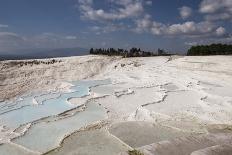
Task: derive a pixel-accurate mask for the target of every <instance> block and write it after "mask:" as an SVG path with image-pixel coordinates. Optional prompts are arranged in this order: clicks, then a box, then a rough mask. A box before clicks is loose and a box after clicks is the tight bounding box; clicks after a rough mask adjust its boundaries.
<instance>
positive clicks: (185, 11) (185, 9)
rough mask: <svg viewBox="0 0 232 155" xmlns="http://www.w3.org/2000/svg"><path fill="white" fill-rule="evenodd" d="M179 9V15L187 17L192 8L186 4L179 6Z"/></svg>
mask: <svg viewBox="0 0 232 155" xmlns="http://www.w3.org/2000/svg"><path fill="white" fill-rule="evenodd" d="M179 11H180V16H181V18H182V19H187V18H189V17H190V16H191V15H192V12H193V11H192V9H191V8H190V7H187V6H183V7H181V8H179Z"/></svg>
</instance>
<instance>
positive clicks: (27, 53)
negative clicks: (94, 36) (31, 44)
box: [0, 47, 89, 61]
mask: <svg viewBox="0 0 232 155" xmlns="http://www.w3.org/2000/svg"><path fill="white" fill-rule="evenodd" d="M1 53H3V54H1ZM1 53H0V61H2V60H22V59H44V58H56V57H70V56H82V55H87V54H89V50H88V49H84V48H79V47H77V48H59V49H24V50H17V51H11V52H1Z"/></svg>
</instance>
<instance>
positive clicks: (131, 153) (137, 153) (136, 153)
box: [128, 150, 144, 155]
mask: <svg viewBox="0 0 232 155" xmlns="http://www.w3.org/2000/svg"><path fill="white" fill-rule="evenodd" d="M128 154H129V155H144V154H143V153H141V152H140V151H138V150H130V151H128Z"/></svg>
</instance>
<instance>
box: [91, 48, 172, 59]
mask: <svg viewBox="0 0 232 155" xmlns="http://www.w3.org/2000/svg"><path fill="white" fill-rule="evenodd" d="M89 53H90V54H94V55H108V56H123V57H124V58H127V57H151V56H161V55H162V56H167V55H170V54H168V53H167V52H165V51H164V50H161V49H158V52H150V51H143V50H141V49H140V48H134V47H133V48H131V49H130V50H125V49H120V48H118V49H114V48H107V49H104V48H103V49H102V48H98V49H93V48H91V49H90V51H89Z"/></svg>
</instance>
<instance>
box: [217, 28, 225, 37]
mask: <svg viewBox="0 0 232 155" xmlns="http://www.w3.org/2000/svg"><path fill="white" fill-rule="evenodd" d="M216 34H217V35H218V36H223V35H225V34H226V29H225V28H224V27H219V28H217V29H216Z"/></svg>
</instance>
